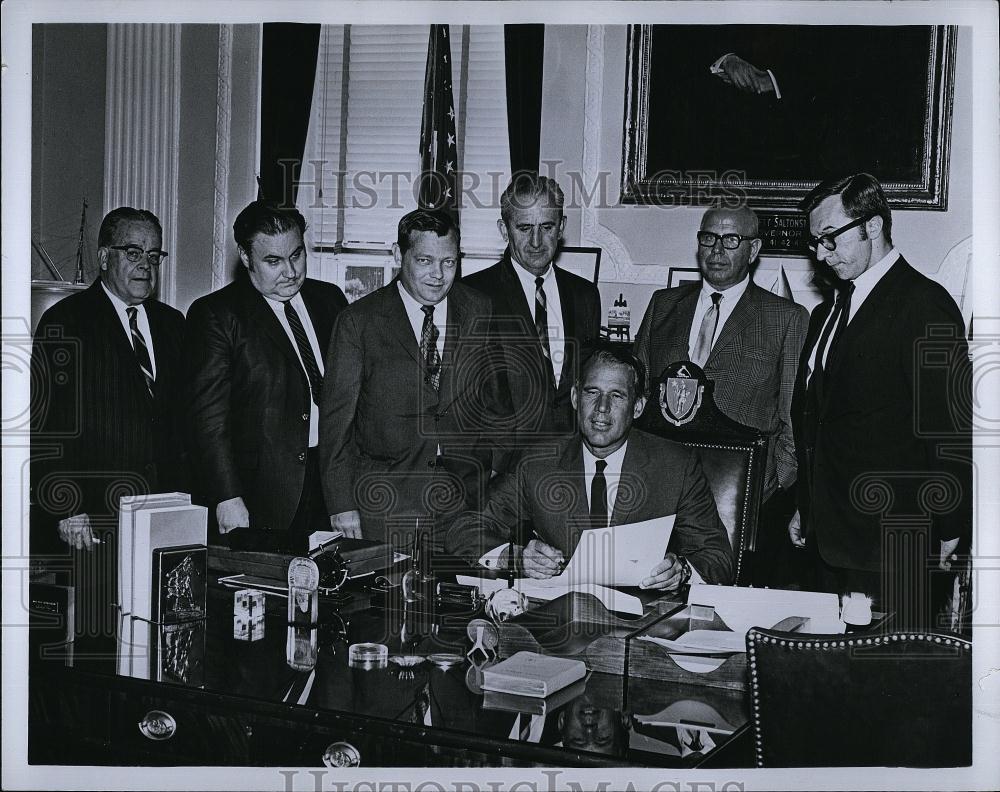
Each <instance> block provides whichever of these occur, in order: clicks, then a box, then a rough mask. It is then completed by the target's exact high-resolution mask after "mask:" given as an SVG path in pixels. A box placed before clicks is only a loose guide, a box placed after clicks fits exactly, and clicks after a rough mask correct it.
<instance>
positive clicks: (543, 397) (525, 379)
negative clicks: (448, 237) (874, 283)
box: [462, 172, 601, 438]
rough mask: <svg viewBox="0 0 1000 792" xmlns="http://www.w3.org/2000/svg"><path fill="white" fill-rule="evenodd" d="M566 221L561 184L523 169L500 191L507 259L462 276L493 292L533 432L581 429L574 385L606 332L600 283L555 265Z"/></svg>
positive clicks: (528, 432) (523, 419)
mask: <svg viewBox="0 0 1000 792" xmlns="http://www.w3.org/2000/svg"><path fill="white" fill-rule="evenodd" d="M565 225H566V217H565V216H564V215H563V192H562V190H561V189H560V188H559V185H558V184H557V183H556V182H555V181H554V180H553V179H550V178H548V177H547V176H541V175H538V174H534V173H527V172H525V173H519V174H516V175H515V177H514V178H513V180H512V181H511V183H510V184H509V185H508V186H507V189H506V190H504V193H503V195H502V196H501V197H500V220H498V221H497V228H499V229H500V235H501V236H502V237H503V240H504V242H506V243H507V250H505V251H504V254H503V258H502V259H501V260H500V261H498V262H497V263H496V264H494V265H493V266H492V267H489V268H488V269H485V270H483V271H482V272H477V273H475V274H472V275H469V276H468V277H466V278H463V279H462V282H463V283H465V284H466V285H468V286H471V287H472V288H474V289H478V290H479V291H481V292H483V293H484V294H488V295H489V296H490V297H491V298H493V306H494V309H493V310H494V314H495V316H496V320H497V327H498V331H499V334H500V339H501V344H502V346H503V350H504V356H505V362H506V367H507V377H508V380H509V382H510V391H511V397H512V400H513V403H514V406H515V409H516V411H517V417H518V426H519V428H520V429H521V431H522V432H523V434H524V436H525V437H527V438H540V437H545V436H548V437H558V436H561V435H566V434H571V433H572V432H573V428H574V421H573V409H572V406H571V405H570V399H569V392H570V388H571V387H572V385H573V381H574V379H575V378H576V374H577V371H578V369H579V365H580V361H581V360H583V359H585V358H586V356H587V353H588V350H589V349H590V348H592V347H593V345H594V344H595V343H596V342H597V340H598V339H599V338H600V329H601V315H600V314H601V298H600V295H599V294H598V292H597V287H596V286H595V285H594V284H593V283H590V282H589V281H586V280H584V279H583V278H581V277H579V276H578V275H574V274H573V273H571V272H566V271H565V270H562V269H560V268H559V267H557V266H555V265H554V264H553V263H552V261H553V259H555V257H556V253H557V252H558V248H559V240H560V238H561V237H562V232H563V228H564V227H565Z"/></svg>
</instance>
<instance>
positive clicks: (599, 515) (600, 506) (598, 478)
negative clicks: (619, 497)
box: [590, 459, 608, 528]
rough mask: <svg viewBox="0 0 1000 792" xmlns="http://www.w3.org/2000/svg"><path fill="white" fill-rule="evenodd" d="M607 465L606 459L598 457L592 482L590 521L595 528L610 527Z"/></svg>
mask: <svg viewBox="0 0 1000 792" xmlns="http://www.w3.org/2000/svg"><path fill="white" fill-rule="evenodd" d="M607 466H608V463H607V461H606V460H603V459H598V460H597V464H596V470H595V471H594V480H593V481H591V482H590V521H591V523H593V525H594V527H595V528H607V527H608V480H607V479H606V478H605V477H604V468H606V467H607Z"/></svg>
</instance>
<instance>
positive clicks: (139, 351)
mask: <svg viewBox="0 0 1000 792" xmlns="http://www.w3.org/2000/svg"><path fill="white" fill-rule="evenodd" d="M125 313H126V314H128V329H129V331H130V332H131V333H132V349H134V350H135V359H136V360H137V361H138V363H139V369H140V370H141V371H142V376H143V379H145V380H146V388H147V389H148V390H149V395H150V396H152V395H153V384H154V381H155V380H154V378H153V362H152V360H150V358H149V348H148V347H147V346H146V339H145V338H143V336H142V331H141V330H140V329H139V317H138V314H139V311H138V310H137V309H136V308H134V307H131V308H126V309H125Z"/></svg>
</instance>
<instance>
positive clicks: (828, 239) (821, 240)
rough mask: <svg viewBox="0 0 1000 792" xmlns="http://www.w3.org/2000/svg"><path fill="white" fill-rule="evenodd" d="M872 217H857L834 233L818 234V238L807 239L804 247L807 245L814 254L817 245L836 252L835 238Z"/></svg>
mask: <svg viewBox="0 0 1000 792" xmlns="http://www.w3.org/2000/svg"><path fill="white" fill-rule="evenodd" d="M874 216H875V215H867V216H866V217H859V218H858V219H857V220H853V221H851V222H850V223H848V224H847V225H845V226H841V227H840V228H838V229H837V230H835V231H830V232H828V233H826V234H820V235H819V236H814V237H809V241H808V242H807V243H806V245H808V247H809V249H810V250H811V251H813V252H814V253H815V252H816V249H817V248H818V246H819V245H822V246H823V247H825V248H826V249H827V250H836V249H837V243H836V241H835V237H839V236H840V235H841V234H843V233H844V232H845V231H850V230H851V229H852V228H857V227H858V226H859V225H861V224H862V223H867V222H868V221H869V220H871V219H872V218H873V217H874Z"/></svg>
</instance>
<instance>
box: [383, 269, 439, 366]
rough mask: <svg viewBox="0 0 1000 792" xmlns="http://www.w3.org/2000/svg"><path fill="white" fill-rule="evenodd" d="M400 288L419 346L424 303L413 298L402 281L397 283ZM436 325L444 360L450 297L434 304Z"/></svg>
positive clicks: (407, 315)
mask: <svg viewBox="0 0 1000 792" xmlns="http://www.w3.org/2000/svg"><path fill="white" fill-rule="evenodd" d="M396 286H397V288H398V289H399V296H400V297H402V298H403V309H404V310H405V311H406V318H407V319H409V320H410V327H412V328H413V337H414V338H416V339H417V346H418V347H419V346H420V335H421V333H422V332H423V329H424V316H425V314H424V311H423V304H422V303H419V302H417V301H416V300H414V299H413V297H412V296H411V295H410V293H409V292H408V291H407V290H406V289H405V288H403V284H402V283H397V284H396ZM434 326H435V327H436V328H437V331H438V337H437V343H436V344H435V346H436V347H437V351H438V357H440V358H441V360H444V338H445V335H446V333H447V330H448V298H447V297H445V298H444V299H443V300H441V302H439V303H438V304H437V305H435V306H434Z"/></svg>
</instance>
